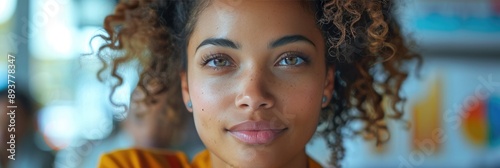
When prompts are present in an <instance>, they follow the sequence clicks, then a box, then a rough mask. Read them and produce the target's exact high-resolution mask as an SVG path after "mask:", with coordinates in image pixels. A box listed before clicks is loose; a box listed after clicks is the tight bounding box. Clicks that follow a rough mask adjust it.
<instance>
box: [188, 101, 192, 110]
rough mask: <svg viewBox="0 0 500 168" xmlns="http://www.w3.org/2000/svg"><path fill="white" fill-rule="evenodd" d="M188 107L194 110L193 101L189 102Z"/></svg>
mask: <svg viewBox="0 0 500 168" xmlns="http://www.w3.org/2000/svg"><path fill="white" fill-rule="evenodd" d="M187 106H188V107H189V108H193V103H191V100H189V101H188V102H187Z"/></svg>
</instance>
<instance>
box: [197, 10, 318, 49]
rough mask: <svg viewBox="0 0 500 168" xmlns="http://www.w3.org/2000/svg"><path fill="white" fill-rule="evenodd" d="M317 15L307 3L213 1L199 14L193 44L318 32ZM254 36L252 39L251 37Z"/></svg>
mask: <svg viewBox="0 0 500 168" xmlns="http://www.w3.org/2000/svg"><path fill="white" fill-rule="evenodd" d="M316 23H317V22H316V19H315V16H314V14H313V12H312V10H311V9H310V7H309V5H307V3H306V1H295V0H291V1H290V0H289V1H286V0H269V1H265V0H255V1H254V0H252V1H244V0H213V1H211V2H210V3H209V4H208V5H207V6H206V7H205V8H204V9H203V10H202V11H201V12H200V13H199V16H198V18H197V22H196V24H195V27H194V31H193V35H195V36H192V38H191V39H190V40H189V41H190V43H191V42H196V41H200V40H203V39H205V38H212V37H226V38H231V39H241V40H254V39H253V38H252V37H269V38H276V37H279V36H283V35H290V34H301V35H304V36H313V34H315V33H317V32H319V28H318V27H317V24H316ZM249 37H251V38H249Z"/></svg>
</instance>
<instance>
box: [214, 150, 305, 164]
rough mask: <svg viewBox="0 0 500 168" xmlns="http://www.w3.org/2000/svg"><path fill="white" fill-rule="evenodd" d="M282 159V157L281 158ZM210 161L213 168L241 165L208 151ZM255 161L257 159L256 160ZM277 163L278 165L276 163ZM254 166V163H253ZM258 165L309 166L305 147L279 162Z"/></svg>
mask: <svg viewBox="0 0 500 168" xmlns="http://www.w3.org/2000/svg"><path fill="white" fill-rule="evenodd" d="M282 160H283V159H282ZM210 162H211V164H212V165H211V166H212V167H213V168H228V167H231V168H232V167H241V166H236V165H232V164H231V163H228V162H226V161H224V160H222V159H221V158H219V157H217V155H215V154H214V153H212V152H210ZM256 162H257V161H256ZM233 164H234V162H233ZM277 164H278V165H277ZM253 166H255V165H253ZM253 166H252V165H248V167H253ZM259 167H282V168H307V167H309V159H308V157H307V155H306V152H305V149H304V150H302V151H300V152H299V153H298V154H297V155H295V156H293V157H292V158H286V160H283V161H282V162H281V163H269V164H266V165H264V166H259Z"/></svg>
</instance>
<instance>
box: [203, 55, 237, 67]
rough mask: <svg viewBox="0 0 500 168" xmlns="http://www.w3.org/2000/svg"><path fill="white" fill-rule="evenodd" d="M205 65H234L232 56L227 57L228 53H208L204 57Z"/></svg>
mask: <svg viewBox="0 0 500 168" xmlns="http://www.w3.org/2000/svg"><path fill="white" fill-rule="evenodd" d="M203 65H204V66H208V67H212V68H220V67H227V66H232V65H233V64H232V62H231V60H230V58H227V56H226V55H223V54H215V55H208V56H206V57H204V58H203Z"/></svg>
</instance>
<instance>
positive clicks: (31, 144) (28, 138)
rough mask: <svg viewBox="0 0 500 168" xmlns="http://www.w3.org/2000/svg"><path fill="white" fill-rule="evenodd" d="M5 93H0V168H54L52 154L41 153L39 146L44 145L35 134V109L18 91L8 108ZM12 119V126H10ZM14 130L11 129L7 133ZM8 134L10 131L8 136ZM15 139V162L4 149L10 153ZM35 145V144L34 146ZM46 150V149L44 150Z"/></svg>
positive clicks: (4, 91) (37, 133) (49, 152)
mask: <svg viewBox="0 0 500 168" xmlns="http://www.w3.org/2000/svg"><path fill="white" fill-rule="evenodd" d="M7 96H8V92H7V90H6V89H2V90H1V91H0V109H1V110H0V114H1V115H2V117H0V142H1V143H0V149H2V151H1V152H0V163H1V164H0V167H4V168H5V167H12V168H31V167H43V168H45V167H47V168H48V167H53V165H54V159H55V152H54V151H44V150H41V149H40V145H46V144H45V142H44V141H43V139H42V138H41V137H42V136H41V135H40V133H39V132H37V128H36V126H37V124H36V113H35V111H36V107H35V105H34V104H35V103H34V102H33V101H32V99H31V98H30V96H29V95H26V94H24V93H23V92H22V91H20V90H16V92H15V96H16V97H15V99H14V101H15V104H10V103H9V99H8V97H7ZM7 106H17V108H7ZM11 110H15V114H14V115H9V112H10V111H11ZM11 117H12V118H13V119H14V120H12V121H14V122H15V123H14V124H12V125H13V127H9V124H11V123H12V122H11ZM9 128H14V129H9ZM9 130H12V131H11V132H9ZM11 134H13V135H14V136H15V138H14V140H15V148H14V149H15V157H14V158H15V160H11V159H9V158H8V156H9V155H11V153H10V152H9V151H8V150H6V149H11V148H10V144H8V143H6V142H9V141H10V140H11V138H10V136H11ZM37 141H38V142H37ZM45 148H48V147H45Z"/></svg>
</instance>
